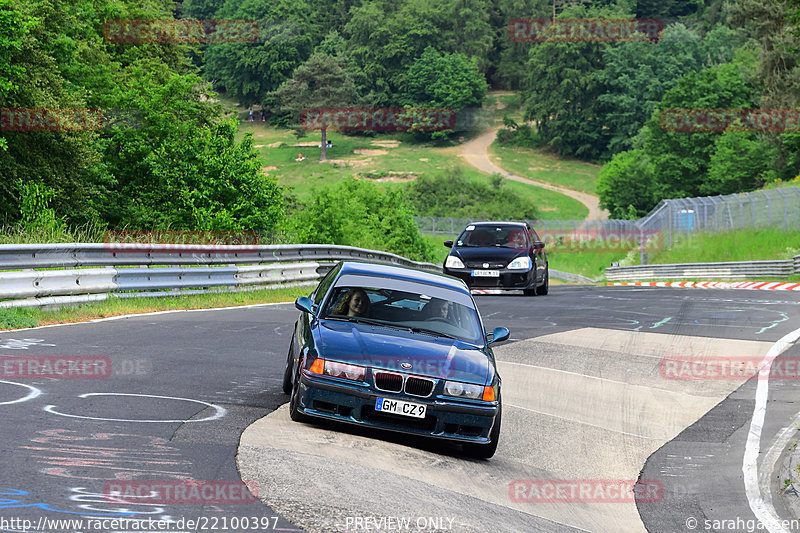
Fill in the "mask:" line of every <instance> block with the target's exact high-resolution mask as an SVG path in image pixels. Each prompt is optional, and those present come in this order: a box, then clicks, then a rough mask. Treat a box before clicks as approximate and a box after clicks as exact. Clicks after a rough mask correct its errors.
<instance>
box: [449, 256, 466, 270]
mask: <svg viewBox="0 0 800 533" xmlns="http://www.w3.org/2000/svg"><path fill="white" fill-rule="evenodd" d="M444 266H445V267H446V268H464V263H462V262H461V259H459V258H458V257H456V256H454V255H448V256H447V259H446V260H445V262H444Z"/></svg>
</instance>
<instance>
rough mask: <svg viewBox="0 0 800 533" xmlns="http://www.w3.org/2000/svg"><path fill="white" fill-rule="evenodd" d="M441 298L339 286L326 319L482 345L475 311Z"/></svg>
mask: <svg viewBox="0 0 800 533" xmlns="http://www.w3.org/2000/svg"><path fill="white" fill-rule="evenodd" d="M438 292H443V291H441V290H439V291H438ZM438 296H439V297H436V296H431V295H429V294H419V293H416V292H408V291H402V290H396V289H386V288H376V287H358V286H339V287H335V288H334V289H333V292H332V293H331V296H330V298H328V302H327V305H326V307H325V310H324V312H323V313H322V318H327V319H332V320H349V321H352V322H362V323H368V324H375V325H381V326H386V327H394V328H400V329H406V330H409V331H415V332H419V333H424V334H429V335H435V336H441V337H448V338H454V339H461V340H465V341H467V342H471V343H480V342H481V341H482V338H481V337H482V335H481V327H480V322H479V321H478V316H477V313H476V312H475V309H474V308H472V307H470V306H467V305H463V304H461V303H456V302H453V301H450V300H448V299H446V298H444V297H442V296H445V295H443V294H438Z"/></svg>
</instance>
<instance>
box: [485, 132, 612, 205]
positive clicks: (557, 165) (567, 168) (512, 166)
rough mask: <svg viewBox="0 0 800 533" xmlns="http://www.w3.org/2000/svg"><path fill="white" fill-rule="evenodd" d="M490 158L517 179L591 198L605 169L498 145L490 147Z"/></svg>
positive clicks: (542, 152)
mask: <svg viewBox="0 0 800 533" xmlns="http://www.w3.org/2000/svg"><path fill="white" fill-rule="evenodd" d="M489 156H490V157H491V159H492V161H494V163H495V164H496V165H498V166H500V167H502V168H504V169H505V170H507V171H509V172H511V173H513V174H516V175H518V176H522V177H525V178H530V179H532V180H537V181H546V182H547V183H552V184H553V185H559V186H561V187H566V188H568V189H573V190H576V191H581V192H586V193H589V194H597V193H596V192H595V184H596V183H597V176H598V175H599V174H600V170H601V169H602V168H603V167H602V166H600V165H594V164H592V163H586V162H584V161H578V160H576V159H565V158H563V157H559V156H557V155H554V154H552V153H549V152H548V151H547V150H545V149H544V148H516V147H510V146H501V145H499V144H497V142H496V141H495V142H494V143H492V144H491V146H489ZM562 218H566V217H562Z"/></svg>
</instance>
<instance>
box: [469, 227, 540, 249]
mask: <svg viewBox="0 0 800 533" xmlns="http://www.w3.org/2000/svg"><path fill="white" fill-rule="evenodd" d="M456 246H460V247H464V248H477V247H495V246H499V247H503V248H519V249H522V248H528V247H529V241H528V235H527V232H526V231H525V229H524V228H522V227H520V226H503V225H497V226H487V225H482V226H467V228H466V229H465V230H464V231H463V232H461V235H459V236H458V240H457V241H456Z"/></svg>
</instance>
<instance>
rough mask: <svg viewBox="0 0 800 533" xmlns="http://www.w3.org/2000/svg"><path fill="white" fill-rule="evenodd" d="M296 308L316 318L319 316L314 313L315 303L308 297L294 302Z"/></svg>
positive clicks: (302, 297)
mask: <svg viewBox="0 0 800 533" xmlns="http://www.w3.org/2000/svg"><path fill="white" fill-rule="evenodd" d="M294 306H295V307H296V308H297V309H298V310H300V311H303V312H304V313H308V314H310V315H311V316H313V317H316V316H317V314H316V312H315V311H314V302H313V301H312V300H311V298H309V297H308V296H301V297H300V298H298V299H297V300H295V301H294Z"/></svg>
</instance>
